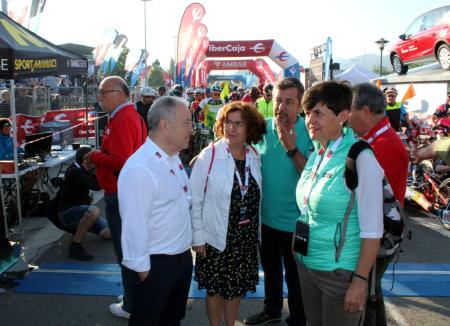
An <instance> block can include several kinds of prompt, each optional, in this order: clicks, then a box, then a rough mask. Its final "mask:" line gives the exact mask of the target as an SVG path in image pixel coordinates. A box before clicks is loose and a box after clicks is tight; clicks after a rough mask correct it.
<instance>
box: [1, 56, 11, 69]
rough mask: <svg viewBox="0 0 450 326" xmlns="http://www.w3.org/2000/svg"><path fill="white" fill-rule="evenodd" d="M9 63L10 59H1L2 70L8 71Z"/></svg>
mask: <svg viewBox="0 0 450 326" xmlns="http://www.w3.org/2000/svg"><path fill="white" fill-rule="evenodd" d="M8 68H9V65H8V59H6V58H5V59H3V58H2V59H0V70H1V71H8Z"/></svg>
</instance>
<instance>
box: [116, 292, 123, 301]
mask: <svg viewBox="0 0 450 326" xmlns="http://www.w3.org/2000/svg"><path fill="white" fill-rule="evenodd" d="M117 300H119V302H122V301H123V294H121V295H118V296H117Z"/></svg>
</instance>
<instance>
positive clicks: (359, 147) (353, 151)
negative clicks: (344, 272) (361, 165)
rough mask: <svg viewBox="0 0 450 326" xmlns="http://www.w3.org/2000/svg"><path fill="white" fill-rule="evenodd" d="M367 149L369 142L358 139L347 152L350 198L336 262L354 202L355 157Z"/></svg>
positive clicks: (345, 173)
mask: <svg viewBox="0 0 450 326" xmlns="http://www.w3.org/2000/svg"><path fill="white" fill-rule="evenodd" d="M365 149H369V150H372V147H370V145H369V143H367V142H366V141H364V140H359V141H357V142H356V143H354V144H353V145H352V147H350V150H349V152H348V154H347V160H346V162H345V171H344V176H345V182H346V184H347V187H348V188H349V189H350V190H351V191H352V193H351V195H350V200H349V202H348V205H347V209H346V210H345V215H344V223H343V224H342V229H341V237H340V239H339V244H338V246H337V247H336V257H335V258H336V262H338V261H339V257H340V256H341V252H342V248H343V247H344V243H345V237H346V235H347V227H348V219H349V217H350V213H351V211H352V209H353V205H354V204H355V197H356V194H355V189H356V187H357V186H358V172H357V171H356V159H357V158H358V155H359V153H361V152H362V151H363V150H365Z"/></svg>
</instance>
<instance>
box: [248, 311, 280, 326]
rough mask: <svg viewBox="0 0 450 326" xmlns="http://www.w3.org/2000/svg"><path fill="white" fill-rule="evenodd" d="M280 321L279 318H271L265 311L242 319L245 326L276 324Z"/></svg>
mask: <svg viewBox="0 0 450 326" xmlns="http://www.w3.org/2000/svg"><path fill="white" fill-rule="evenodd" d="M280 321H281V316H271V315H268V314H267V313H266V312H265V311H262V312H260V313H258V314H254V315H251V316H249V317H247V318H244V324H245V325H265V324H270V323H278V322H280Z"/></svg>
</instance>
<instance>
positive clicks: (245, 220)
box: [239, 204, 250, 226]
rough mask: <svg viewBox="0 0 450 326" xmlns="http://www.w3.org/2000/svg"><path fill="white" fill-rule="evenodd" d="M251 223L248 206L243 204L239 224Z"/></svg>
mask: <svg viewBox="0 0 450 326" xmlns="http://www.w3.org/2000/svg"><path fill="white" fill-rule="evenodd" d="M249 223H250V219H249V218H248V217H247V206H244V205H243V204H242V205H241V206H240V207H239V225H240V226H244V225H247V224H249Z"/></svg>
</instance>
